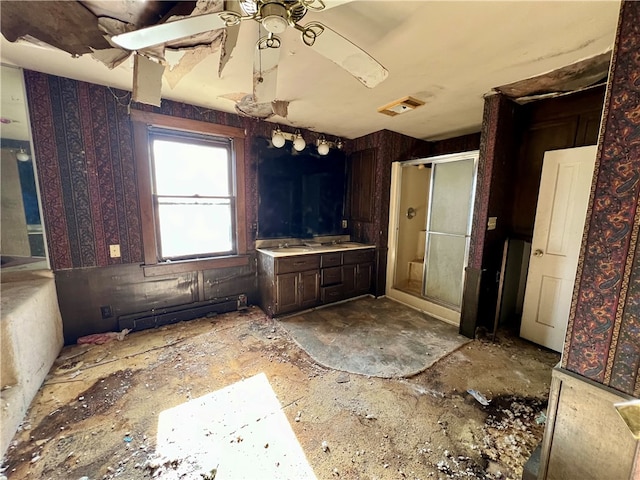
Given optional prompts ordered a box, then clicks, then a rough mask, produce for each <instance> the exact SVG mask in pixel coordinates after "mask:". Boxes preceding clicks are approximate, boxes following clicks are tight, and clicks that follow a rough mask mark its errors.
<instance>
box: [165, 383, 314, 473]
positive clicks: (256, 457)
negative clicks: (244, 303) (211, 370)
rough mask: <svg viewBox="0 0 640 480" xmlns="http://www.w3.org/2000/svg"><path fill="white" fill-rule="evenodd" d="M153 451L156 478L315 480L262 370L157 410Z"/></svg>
mask: <svg viewBox="0 0 640 480" xmlns="http://www.w3.org/2000/svg"><path fill="white" fill-rule="evenodd" d="M156 453H157V456H158V458H159V460H158V462H157V465H158V468H157V470H156V478H163V479H168V478H172V477H173V476H174V475H175V477H176V478H179V477H180V476H181V475H185V474H191V475H193V474H195V478H201V477H200V475H199V474H203V475H209V477H204V478H213V475H211V472H212V471H214V472H215V480H229V479H233V480H241V479H247V480H249V479H251V480H253V479H256V478H269V479H283V480H284V479H292V480H294V479H295V480H305V479H315V478H316V477H315V475H314V473H313V470H312V469H311V466H310V465H309V463H308V461H307V459H306V456H305V454H304V451H303V450H302V447H301V446H300V444H299V443H298V440H297V438H296V436H295V433H294V432H293V430H292V429H291V425H290V424H289V421H288V420H287V417H286V416H285V414H284V412H283V411H282V407H281V406H280V403H279V401H278V399H277V397H276V395H275V392H274V391H273V389H272V388H271V385H270V384H269V380H268V379H267V377H266V375H265V374H264V373H260V374H258V375H255V376H253V377H251V378H248V379H245V380H242V381H240V382H237V383H234V384H232V385H229V386H228V387H225V388H223V389H220V390H217V391H215V392H212V393H209V394H207V395H204V396H202V397H199V398H195V399H193V400H190V401H188V402H186V403H183V404H181V405H178V406H177V407H174V408H171V409H168V410H165V411H163V412H161V413H160V416H159V419H158V436H157V451H156ZM190 478H191V477H190Z"/></svg>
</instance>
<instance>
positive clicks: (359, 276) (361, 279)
mask: <svg viewBox="0 0 640 480" xmlns="http://www.w3.org/2000/svg"><path fill="white" fill-rule="evenodd" d="M372 273H373V264H372V263H361V264H358V265H357V268H356V279H355V280H356V281H355V290H356V292H357V293H359V294H361V293H368V292H369V289H370V288H371V277H372Z"/></svg>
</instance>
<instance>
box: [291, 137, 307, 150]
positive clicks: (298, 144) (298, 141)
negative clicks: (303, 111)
mask: <svg viewBox="0 0 640 480" xmlns="http://www.w3.org/2000/svg"><path fill="white" fill-rule="evenodd" d="M306 146H307V142H305V141H304V138H302V135H300V134H299V133H298V134H297V135H296V138H294V139H293V148H295V149H296V151H297V152H301V151H302V150H304V147H306Z"/></svg>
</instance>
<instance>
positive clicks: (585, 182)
mask: <svg viewBox="0 0 640 480" xmlns="http://www.w3.org/2000/svg"><path fill="white" fill-rule="evenodd" d="M595 160H596V146H588V147H579V148H571V149H567V150H553V151H549V152H546V153H545V156H544V162H543V164H542V178H541V180H540V192H539V195H538V206H537V209H536V219H535V224H534V228H533V241H532V245H531V258H530V261H529V274H528V277H527V286H526V290H525V295H524V306H523V311H522V324H521V327H520V336H521V337H523V338H526V339H527V340H531V341H532V342H535V343H538V344H540V345H544V346H545V347H548V348H550V349H552V350H555V351H556V352H560V351H562V347H563V344H564V337H565V332H566V329H567V322H568V320H569V310H570V307H571V296H572V294H573V285H574V282H575V276H576V269H577V267H578V255H579V252H580V244H581V241H582V232H583V230H584V222H585V217H586V214H587V205H588V202H589V191H590V189H591V179H592V177H593V169H594V165H595Z"/></svg>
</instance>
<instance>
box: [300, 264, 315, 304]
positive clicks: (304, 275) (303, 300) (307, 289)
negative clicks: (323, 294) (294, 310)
mask: <svg viewBox="0 0 640 480" xmlns="http://www.w3.org/2000/svg"><path fill="white" fill-rule="evenodd" d="M298 275H299V280H298V281H299V286H298V288H299V306H300V307H302V308H309V307H314V306H315V305H317V304H318V300H319V299H320V280H319V277H320V275H319V274H318V271H317V270H310V271H308V272H301V273H299V274H298Z"/></svg>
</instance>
